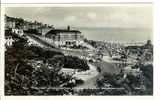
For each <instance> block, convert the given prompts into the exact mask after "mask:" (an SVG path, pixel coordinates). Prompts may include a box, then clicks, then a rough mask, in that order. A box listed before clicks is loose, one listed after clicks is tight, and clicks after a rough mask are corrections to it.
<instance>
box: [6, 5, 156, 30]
mask: <svg viewBox="0 0 161 100" xmlns="http://www.w3.org/2000/svg"><path fill="white" fill-rule="evenodd" d="M5 13H6V14H7V15H9V16H12V17H21V18H24V19H26V20H28V21H34V20H37V21H40V22H43V23H46V24H50V25H54V26H55V27H66V26H67V25H70V26H72V27H78V28H79V27H109V28H110V27H112V28H150V29H151V28H152V17H153V16H152V5H151V4H115V5H112V6H111V5H110V4H107V5H104V6H101V5H100V6H83V5H81V6H74V7H71V6H70V7H69V6H68V7H65V6H64V7H59V6H56V7H6V9H5Z"/></svg>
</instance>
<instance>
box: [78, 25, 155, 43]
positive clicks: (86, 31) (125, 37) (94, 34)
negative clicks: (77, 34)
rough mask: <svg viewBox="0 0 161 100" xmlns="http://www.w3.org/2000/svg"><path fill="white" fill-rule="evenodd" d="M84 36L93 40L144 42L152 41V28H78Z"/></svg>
mask: <svg viewBox="0 0 161 100" xmlns="http://www.w3.org/2000/svg"><path fill="white" fill-rule="evenodd" d="M79 30H80V31H81V32H82V34H83V35H84V37H85V38H87V39H88V40H95V41H110V42H127V43H135V42H145V41H147V40H151V41H153V30H152V29H149V28H98V27H97V28H92V27H90V28H79Z"/></svg>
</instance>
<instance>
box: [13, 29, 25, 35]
mask: <svg viewBox="0 0 161 100" xmlns="http://www.w3.org/2000/svg"><path fill="white" fill-rule="evenodd" d="M12 32H13V33H15V34H17V35H19V36H23V34H24V32H23V29H18V28H15V29H12Z"/></svg>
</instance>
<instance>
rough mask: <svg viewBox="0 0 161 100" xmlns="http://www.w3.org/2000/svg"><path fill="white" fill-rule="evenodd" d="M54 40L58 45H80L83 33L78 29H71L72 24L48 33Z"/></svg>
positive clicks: (47, 35) (48, 36)
mask: <svg viewBox="0 0 161 100" xmlns="http://www.w3.org/2000/svg"><path fill="white" fill-rule="evenodd" d="M45 36H46V37H47V38H50V39H52V40H53V41H54V43H55V45H57V46H63V45H65V46H74V45H76V46H78V45H80V44H81V43H82V42H83V39H84V37H83V35H82V34H81V32H80V31H78V30H71V29H70V26H68V28H67V29H53V30H50V31H49V32H48V33H47V34H46V35H45Z"/></svg>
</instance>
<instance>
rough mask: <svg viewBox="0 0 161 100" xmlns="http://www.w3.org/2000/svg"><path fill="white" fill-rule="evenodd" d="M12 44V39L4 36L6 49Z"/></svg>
mask: <svg viewBox="0 0 161 100" xmlns="http://www.w3.org/2000/svg"><path fill="white" fill-rule="evenodd" d="M13 42H14V39H13V38H12V36H5V46H6V47H9V46H12V44H13Z"/></svg>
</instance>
